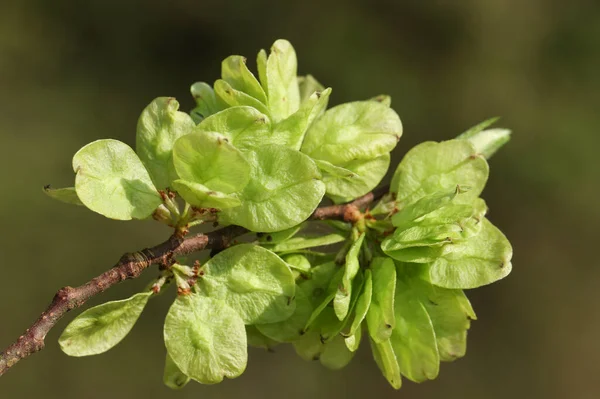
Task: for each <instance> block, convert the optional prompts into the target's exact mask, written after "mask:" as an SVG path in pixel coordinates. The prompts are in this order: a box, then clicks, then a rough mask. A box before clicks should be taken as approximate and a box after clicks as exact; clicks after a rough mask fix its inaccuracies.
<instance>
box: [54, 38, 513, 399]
mask: <svg viewBox="0 0 600 399" xmlns="http://www.w3.org/2000/svg"><path fill="white" fill-rule="evenodd" d="M221 67H222V68H221V78H220V79H217V80H216V81H215V83H214V84H213V85H212V86H211V85H210V84H208V83H204V82H198V83H195V84H194V85H192V87H191V92H192V96H193V97H194V100H195V102H196V105H195V108H194V109H193V110H192V111H191V112H190V114H189V115H188V114H187V113H185V112H182V111H179V103H178V102H177V101H176V100H175V99H173V98H168V97H159V98H157V99H155V100H154V101H152V102H151V103H150V105H148V106H147V107H146V108H145V109H144V110H143V111H142V114H141V116H140V119H139V122H138V126H137V135H136V152H134V151H133V150H132V149H131V148H130V147H128V146H127V145H126V144H124V143H122V142H119V141H116V140H110V139H105V140H98V141H95V142H93V143H90V144H88V145H87V146H84V147H83V148H82V149H81V150H79V151H78V152H77V153H76V154H75V156H74V158H73V168H74V170H75V173H76V176H75V184H74V187H69V188H63V189H50V188H49V186H47V187H46V188H45V190H44V191H45V193H46V194H48V195H49V196H50V197H52V198H55V199H57V200H59V201H62V202H65V203H70V204H76V205H83V206H85V207H87V208H89V209H90V210H92V211H94V212H97V213H99V214H101V215H104V216H106V217H108V218H112V219H118V220H129V219H146V218H149V217H150V216H152V218H154V219H155V220H157V221H159V222H161V223H164V224H166V225H168V226H170V227H171V228H174V229H175V233H174V234H175V236H176V237H180V238H183V237H185V236H186V234H188V232H189V230H190V229H191V228H193V227H194V226H196V225H199V224H202V223H213V224H214V225H215V226H216V225H217V224H220V225H236V226H241V227H243V229H240V230H241V231H245V232H246V234H245V236H244V237H242V238H240V240H239V242H238V241H233V242H231V241H230V237H227V236H226V235H223V236H222V237H221V238H220V239H215V238H214V237H213V238H212V241H209V245H215V247H214V248H213V251H212V252H211V254H210V255H208V254H207V255H208V256H207V257H203V262H202V263H201V262H195V263H193V264H191V265H186V264H185V263H186V261H184V260H175V259H171V258H169V257H167V258H166V260H165V261H164V265H163V266H162V268H161V274H160V276H159V278H158V279H157V280H156V281H154V282H153V284H152V286H151V290H146V291H144V292H142V293H139V294H136V295H134V296H132V297H131V298H129V299H127V300H124V301H116V302H108V303H105V304H103V305H100V306H97V307H95V308H92V309H89V310H87V311H85V312H83V313H82V314H81V315H80V316H79V317H77V318H76V319H75V320H74V321H73V322H72V323H71V324H70V325H69V326H68V327H67V328H66V329H65V331H64V333H63V335H62V336H61V338H60V340H59V342H60V345H61V348H62V349H63V351H64V352H65V353H67V354H69V355H72V356H85V355H92V354H98V353H102V352H105V351H106V350H108V349H110V348H112V347H113V346H115V345H116V344H117V343H118V342H120V341H121V340H122V339H123V338H124V337H125V336H126V335H127V333H128V332H129V331H130V330H131V328H132V327H133V325H134V324H135V322H136V320H137V318H138V317H139V315H140V313H141V312H142V310H143V308H144V306H145V305H146V303H147V301H148V299H149V298H150V297H151V296H152V295H153V294H155V293H159V292H161V290H166V289H167V288H168V286H169V285H170V283H171V282H174V284H173V285H175V286H176V288H177V294H178V295H177V298H176V299H175V300H174V302H173V304H172V306H171V308H170V310H169V312H168V314H167V317H166V320H165V324H164V339H165V345H166V349H167V353H166V357H165V366H164V373H163V380H164V383H165V384H166V385H167V386H169V387H170V388H173V389H180V388H182V387H184V386H185V385H186V384H187V383H188V382H189V381H190V380H195V381H198V382H200V383H204V384H214V383H218V382H221V381H222V380H223V379H224V378H225V377H227V378H235V377H238V376H239V375H240V374H242V372H243V371H244V370H245V368H246V363H247V359H248V354H247V346H248V345H251V346H256V347H260V348H264V349H271V348H273V347H274V346H276V345H279V344H283V343H290V344H292V345H293V347H294V349H295V351H296V353H297V354H298V355H299V356H300V357H302V358H303V359H306V360H316V359H319V361H320V363H321V364H323V365H324V366H325V367H327V368H329V369H340V368H342V367H344V366H345V365H347V364H348V363H349V362H350V361H351V360H352V358H353V356H354V354H355V352H356V351H357V349H358V348H359V346H360V344H361V340H362V339H363V335H365V337H364V340H368V341H369V343H370V347H371V352H372V354H373V358H374V360H375V363H376V364H377V366H378V367H379V368H380V370H381V372H382V374H383V376H384V377H385V378H386V379H387V380H388V382H389V383H390V384H391V386H392V387H394V388H396V389H398V388H400V386H401V384H402V376H404V377H405V378H407V379H409V380H411V381H415V382H422V381H425V380H428V379H434V378H436V376H437V375H438V373H439V369H440V362H441V361H452V360H455V359H457V358H459V357H462V356H464V355H465V352H466V337H467V330H468V329H469V327H470V322H471V320H475V313H474V312H473V309H472V308H471V305H470V303H469V301H468V299H467V297H466V295H465V293H464V291H463V290H465V289H471V288H476V287H479V286H482V285H486V284H490V283H492V282H495V281H497V280H499V279H501V278H504V277H505V276H506V275H508V274H509V273H510V271H511V268H512V265H511V258H512V247H511V245H510V243H509V242H508V240H507V238H506V237H505V236H504V235H503V234H502V232H501V231H500V230H499V229H498V228H496V227H495V226H494V225H493V224H492V223H491V222H490V221H489V220H488V219H487V218H486V213H487V206H486V204H485V202H484V200H483V199H481V198H480V195H481V193H482V191H483V189H484V186H485V184H486V182H487V179H488V175H489V166H488V162H487V159H488V158H489V157H490V156H491V155H493V154H494V153H495V152H496V151H497V150H498V149H499V148H500V147H502V146H503V145H504V144H505V143H506V142H507V141H508V139H509V135H510V131H508V130H505V129H488V128H489V127H490V126H491V125H492V124H493V123H494V122H495V121H496V120H495V119H494V120H488V121H485V122H482V123H480V124H479V125H477V126H475V127H473V128H471V129H469V130H467V131H466V132H464V133H463V134H461V135H459V136H458V137H457V138H456V139H453V140H448V141H443V142H440V143H437V142H425V143H422V144H419V145H417V146H416V147H414V148H413V149H412V150H410V151H408V153H407V154H406V155H405V157H404V159H403V160H402V161H401V162H400V164H399V165H398V166H397V167H396V171H395V173H394V175H393V178H392V181H391V186H390V188H389V193H387V194H386V195H383V196H382V197H381V198H376V199H377V200H379V202H378V203H377V204H373V205H374V206H372V208H371V211H369V209H366V210H365V209H359V208H358V207H357V206H356V205H357V204H358V205H364V204H365V203H366V202H362V201H364V198H363V199H362V200H361V202H357V203H351V204H349V205H344V207H343V208H341V209H342V210H343V212H342V213H343V215H340V213H339V212H338V213H335V212H334V213H335V216H333V218H335V219H336V220H326V221H317V220H312V219H311V215H312V214H313V212H314V211H315V209H316V208H317V207H318V206H319V204H320V203H322V201H323V199H324V196H325V195H326V196H327V197H328V200H326V201H333V202H334V203H345V202H351V201H353V200H355V199H357V198H359V197H361V196H362V195H364V194H367V193H369V192H370V191H371V190H373V189H374V188H375V187H377V186H378V185H379V184H380V182H381V180H382V179H383V177H384V176H385V174H386V173H387V170H388V168H389V166H390V159H391V157H390V152H391V151H392V150H393V149H394V148H395V146H396V144H397V142H398V140H399V139H400V137H401V135H402V132H403V130H402V123H401V122H400V118H399V117H398V115H397V114H396V112H395V111H394V110H393V109H392V108H390V104H391V99H390V97H389V96H386V95H379V96H376V97H373V98H371V99H370V100H367V101H355V102H351V103H346V104H341V105H337V106H335V107H333V108H330V109H327V106H328V102H329V97H330V94H331V89H330V88H326V87H325V86H323V85H322V84H320V83H319V82H318V81H317V80H316V79H315V78H314V77H312V76H311V75H306V76H297V71H298V64H297V59H296V53H295V51H294V49H293V47H292V46H291V44H290V43H289V42H287V41H285V40H277V41H276V42H275V43H274V44H273V46H272V47H271V51H270V53H269V54H267V52H266V51H264V50H261V51H260V52H259V53H258V56H257V69H258V73H257V75H254V74H253V73H252V72H251V71H250V70H249V69H248V67H247V65H246V59H245V58H244V57H242V56H239V55H233V56H230V57H228V58H226V59H225V60H224V61H223V63H222V65H221ZM363 208H364V207H363ZM315 218H316V214H315Z"/></svg>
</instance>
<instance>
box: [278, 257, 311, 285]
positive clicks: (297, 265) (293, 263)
mask: <svg viewBox="0 0 600 399" xmlns="http://www.w3.org/2000/svg"><path fill="white" fill-rule="evenodd" d="M282 259H283V260H284V261H285V263H287V264H288V265H289V266H290V267H291V268H292V269H295V270H298V271H300V272H302V273H310V261H309V260H308V258H307V257H306V256H304V255H300V254H296V253H294V254H291V255H285V256H283V257H282ZM297 292H298V291H297V290H296V293H297Z"/></svg>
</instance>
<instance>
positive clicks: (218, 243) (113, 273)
mask: <svg viewBox="0 0 600 399" xmlns="http://www.w3.org/2000/svg"><path fill="white" fill-rule="evenodd" d="M385 192H387V188H382V190H378V191H377V192H375V191H374V192H372V193H368V194H366V195H364V196H362V197H360V198H357V199H356V200H354V201H353V202H351V203H348V204H343V205H332V206H325V207H321V208H317V209H316V210H315V212H314V213H313V215H312V216H311V219H317V220H323V219H339V218H342V219H343V215H344V214H345V213H346V212H347V210H348V209H356V208H357V207H363V206H367V205H368V204H370V203H371V202H373V201H375V200H376V199H378V198H380V197H381V196H382V195H383V194H384V193H385ZM246 232H248V230H247V229H245V228H243V227H240V226H228V227H225V228H222V229H219V230H215V231H213V232H211V233H207V234H197V235H194V236H191V237H188V238H185V239H183V238H181V237H180V236H179V235H178V234H177V233H176V234H173V235H172V236H171V237H169V239H168V240H167V241H165V242H163V243H161V244H158V245H156V246H154V247H152V248H146V249H144V250H142V251H139V252H134V253H129V254H125V255H123V256H122V257H121V259H120V260H119V262H118V263H117V264H116V265H115V266H114V267H113V268H112V269H110V270H108V271H106V272H104V273H102V274H101V275H99V276H98V277H95V278H93V279H92V280H90V281H88V282H87V283H85V284H83V285H81V286H79V287H75V288H73V287H64V288H61V289H60V290H58V292H57V293H56V295H54V299H52V302H51V303H50V306H48V308H47V309H46V310H45V311H44V312H43V313H42V314H41V315H40V317H39V318H38V319H37V320H36V321H35V323H33V324H32V325H31V326H30V327H29V328H28V329H27V330H26V331H25V332H24V333H23V335H21V336H20V337H19V339H17V340H16V341H15V342H14V343H13V344H11V345H10V346H9V347H8V348H6V349H5V350H4V351H3V352H2V353H0V376H2V375H4V373H6V372H7V371H8V369H10V368H11V367H12V366H14V365H15V364H16V363H18V362H19V361H20V360H22V359H24V358H26V357H28V356H30V355H32V354H34V353H35V352H38V351H40V350H42V349H43V348H44V339H45V338H46V334H48V332H49V331H50V330H51V329H52V327H54V326H55V325H56V323H57V322H58V321H59V320H60V319H61V318H62V317H63V316H64V315H65V313H67V312H68V311H70V310H72V309H75V308H78V307H80V306H82V305H83V304H84V303H85V302H86V301H87V300H88V299H90V298H91V297H93V296H95V295H98V294H100V293H102V292H104V291H106V290H107V289H108V288H110V287H112V286H113V285H115V284H117V283H120V282H121V281H123V280H127V279H133V278H137V277H139V276H140V274H142V272H143V271H144V270H145V269H147V268H148V267H149V266H151V265H155V264H163V265H168V264H169V262H171V261H172V259H173V258H174V257H176V256H182V255H187V254H190V253H192V252H197V251H201V250H203V249H207V248H211V249H212V250H213V251H218V250H220V249H223V248H227V247H228V246H229V245H230V243H231V241H232V240H233V239H234V238H235V237H238V236H240V235H242V234H244V233H246Z"/></svg>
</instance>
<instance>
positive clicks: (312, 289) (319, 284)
mask: <svg viewBox="0 0 600 399" xmlns="http://www.w3.org/2000/svg"><path fill="white" fill-rule="evenodd" d="M339 269H340V268H339V266H338V265H336V264H335V262H326V263H322V264H320V265H317V266H315V267H313V268H312V269H311V271H310V276H309V278H308V280H301V281H300V282H299V287H300V288H301V289H302V290H303V291H304V292H305V293H306V297H307V298H308V299H309V300H310V301H311V304H312V306H313V308H316V307H317V306H319V304H321V303H322V302H323V299H324V298H325V297H326V296H327V295H329V292H328V288H329V285H330V282H331V280H332V279H333V278H334V276H335V275H336V273H338V272H339ZM330 301H331V299H330Z"/></svg>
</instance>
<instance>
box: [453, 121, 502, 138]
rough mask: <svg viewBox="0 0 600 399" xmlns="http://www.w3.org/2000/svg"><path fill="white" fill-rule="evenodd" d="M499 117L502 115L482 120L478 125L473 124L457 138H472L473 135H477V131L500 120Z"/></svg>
mask: <svg viewBox="0 0 600 399" xmlns="http://www.w3.org/2000/svg"><path fill="white" fill-rule="evenodd" d="M499 119H500V117H497V116H496V117H494V118H490V119H486V120H484V121H483V122H480V123H478V124H477V125H475V126H472V127H470V128H469V129H467V130H466V131H464V132H462V133H461V134H460V135H458V137H457V139H470V138H471V137H473V136H475V135H477V133H480V132H482V131H484V130H485V129H487V128H488V127H490V126H492V125H493V124H494V123H496V122H498V120H499Z"/></svg>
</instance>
